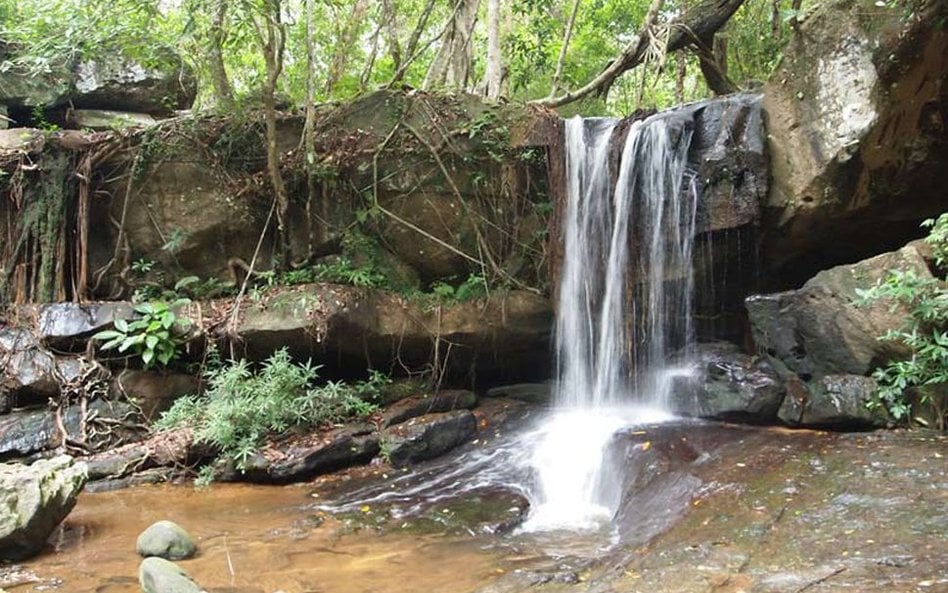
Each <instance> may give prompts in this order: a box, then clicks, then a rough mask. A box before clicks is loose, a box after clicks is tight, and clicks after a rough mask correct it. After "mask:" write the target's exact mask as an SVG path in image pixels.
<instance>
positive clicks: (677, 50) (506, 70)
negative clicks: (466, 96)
mask: <svg viewBox="0 0 948 593" xmlns="http://www.w3.org/2000/svg"><path fill="white" fill-rule="evenodd" d="M790 2H793V4H790ZM783 3H786V5H785V6H784V5H783ZM800 8H801V7H800V5H799V0H768V1H766V2H765V1H764V0H724V1H714V2H712V1H708V0H516V1H513V2H503V1H501V0H110V1H105V0H0V40H2V42H3V44H4V46H5V47H4V49H3V55H0V58H2V59H3V61H2V63H0V69H9V68H20V69H28V70H30V71H32V72H36V73H44V72H48V71H50V69H53V68H56V67H58V66H61V65H62V64H68V63H70V61H74V60H77V59H94V58H95V56H96V55H101V54H103V53H108V54H113V53H115V52H120V53H122V54H125V55H127V56H129V57H131V58H135V59H137V60H140V61H143V62H145V63H147V61H148V60H149V59H157V58H158V57H159V56H160V55H161V52H166V51H167V48H169V47H170V48H173V49H175V50H176V51H177V52H178V53H179V54H180V55H182V57H184V58H185V60H187V61H188V63H189V64H190V65H191V66H192V67H193V69H194V70H195V71H196V72H197V73H198V76H199V80H200V82H201V84H200V89H201V91H200V96H199V103H198V106H199V107H202V108H223V109H229V108H231V107H233V106H234V105H239V104H241V103H244V102H253V103H257V104H259V103H260V102H261V99H262V98H264V96H265V95H267V93H268V87H272V88H269V92H270V93H271V94H272V95H273V97H276V98H277V99H279V98H285V99H287V100H289V101H290V102H292V103H294V104H303V103H305V102H307V100H310V101H313V102H323V101H333V100H343V99H347V98H350V97H352V96H354V95H356V94H359V93H360V92H364V91H367V90H372V89H375V88H380V87H392V86H406V85H407V86H410V87H412V88H420V89H426V90H450V91H466V92H474V93H479V94H484V95H487V96H489V97H491V98H500V97H504V98H508V99H511V100H520V101H536V102H539V103H541V104H547V105H550V106H556V107H560V106H565V108H564V111H565V112H583V113H586V114H619V113H623V114H624V113H628V112H630V111H632V110H634V109H637V108H650V107H665V106H669V105H671V104H675V103H678V102H682V101H689V100H694V99H699V98H703V97H707V96H710V95H712V94H715V93H719V94H720V93H725V92H731V91H734V90H739V89H741V88H749V87H753V86H754V85H755V84H756V81H760V80H763V79H765V78H766V77H767V75H768V74H769V72H770V71H771V70H772V69H773V68H774V66H775V65H776V62H777V60H778V56H779V52H780V48H781V46H782V43H783V41H784V40H785V39H787V38H788V36H789V34H790V33H789V30H788V29H789V26H790V25H791V24H792V19H793V18H794V17H795V15H796V14H797V13H798V12H799V10H800ZM277 99H275V100H277ZM277 102H280V101H279V100H277Z"/></svg>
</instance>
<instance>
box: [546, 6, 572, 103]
mask: <svg viewBox="0 0 948 593" xmlns="http://www.w3.org/2000/svg"><path fill="white" fill-rule="evenodd" d="M577 13H579V0H573V7H572V8H571V9H570V11H569V19H568V20H567V21H566V31H564V33H563V44H562V45H561V46H560V55H559V57H557V59H556V71H555V72H554V73H553V84H552V85H551V87H550V97H555V96H556V93H558V92H559V90H560V79H561V78H562V77H563V64H564V63H565V62H566V52H567V50H568V49H569V42H570V40H571V39H572V38H573V26H574V25H575V24H576V15H577Z"/></svg>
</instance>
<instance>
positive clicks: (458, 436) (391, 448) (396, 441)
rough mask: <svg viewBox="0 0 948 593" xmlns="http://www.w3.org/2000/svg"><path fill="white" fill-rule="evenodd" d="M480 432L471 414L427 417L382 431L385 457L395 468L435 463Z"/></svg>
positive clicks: (447, 413)
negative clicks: (433, 460)
mask: <svg viewBox="0 0 948 593" xmlns="http://www.w3.org/2000/svg"><path fill="white" fill-rule="evenodd" d="M476 432H477V421H476V419H475V417H474V415H473V414H472V413H471V412H469V411H468V410H455V411H453V412H442V413H439V414H426V415H424V416H419V417H417V418H413V419H411V420H409V421H408V422H405V423H403V424H396V425H395V426H391V427H389V428H386V429H384V430H383V431H382V433H381V435H380V447H381V450H382V455H383V457H387V458H388V461H389V462H390V463H391V464H392V465H394V466H395V467H404V466H406V465H410V464H412V463H415V462H418V461H423V460H425V459H432V458H434V457H437V456H439V455H442V454H444V453H447V452H448V451H450V450H451V449H453V448H455V447H457V446H458V445H461V444H462V443H464V442H466V441H467V440H468V439H470V438H471V437H472V436H474V433H476Z"/></svg>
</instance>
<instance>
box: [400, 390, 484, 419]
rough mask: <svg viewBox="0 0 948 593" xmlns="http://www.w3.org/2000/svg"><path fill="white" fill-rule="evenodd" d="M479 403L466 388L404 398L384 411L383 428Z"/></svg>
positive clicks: (467, 407)
mask: <svg viewBox="0 0 948 593" xmlns="http://www.w3.org/2000/svg"><path fill="white" fill-rule="evenodd" d="M476 405H477V396H476V395H474V393H473V392H471V391H466V390H464V389H449V390H444V391H439V392H438V393H435V394H434V395H421V396H414V397H409V398H406V399H403V400H401V401H399V402H397V403H395V404H394V405H392V406H389V407H388V408H387V409H386V410H385V411H384V412H383V413H382V422H381V426H382V428H385V427H388V426H391V425H393V424H401V423H402V422H404V421H406V420H410V419H412V418H416V417H418V416H423V415H425V414H431V413H436V412H450V411H452V410H462V409H468V410H469V409H471V408H473V407H474V406H476Z"/></svg>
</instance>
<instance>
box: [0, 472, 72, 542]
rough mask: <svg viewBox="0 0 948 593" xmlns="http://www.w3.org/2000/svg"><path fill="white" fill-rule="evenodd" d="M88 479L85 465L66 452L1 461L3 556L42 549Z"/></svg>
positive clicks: (0, 520) (0, 493)
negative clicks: (27, 461) (34, 459)
mask: <svg viewBox="0 0 948 593" xmlns="http://www.w3.org/2000/svg"><path fill="white" fill-rule="evenodd" d="M85 482H86V472H85V466H84V465H83V464H82V463H75V462H74V460H73V459H72V457H69V456H66V455H62V456H59V457H55V458H53V459H48V460H42V461H37V462H35V463H34V464H32V465H20V464H13V463H5V464H0V557H2V558H4V559H8V560H17V559H21V558H25V557H27V556H30V555H32V554H35V553H37V552H39V551H40V550H42V548H43V546H44V545H45V544H46V538H47V537H49V535H50V534H51V533H52V532H53V529H55V528H56V526H57V525H59V523H60V522H61V521H62V520H63V519H65V518H66V515H68V514H69V511H71V510H72V507H73V506H74V505H75V504H76V498H77V497H78V496H79V493H80V492H81V491H82V487H83V485H84V484H85Z"/></svg>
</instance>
